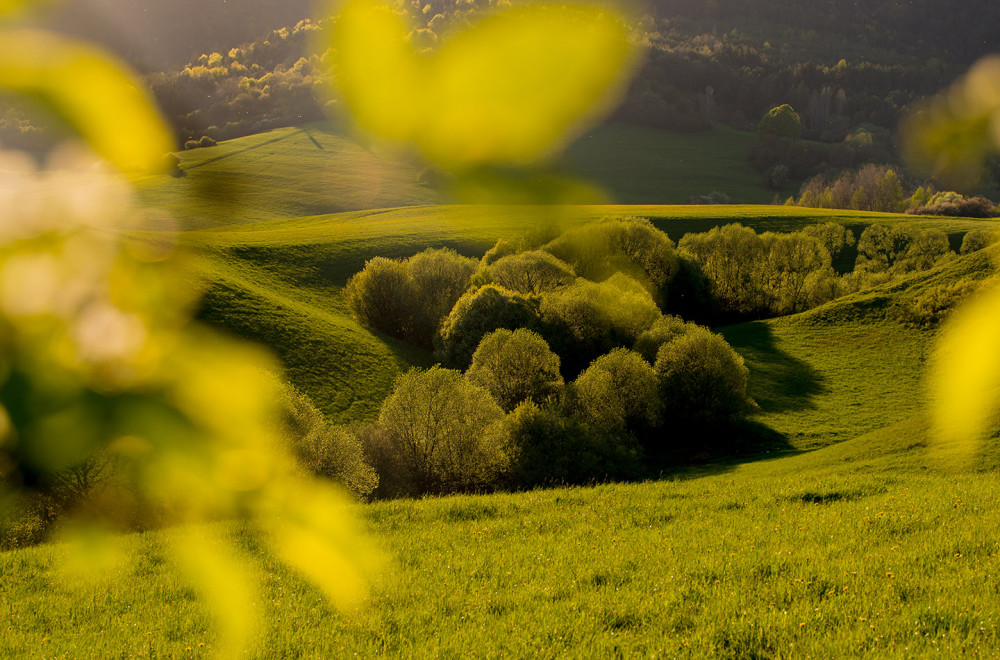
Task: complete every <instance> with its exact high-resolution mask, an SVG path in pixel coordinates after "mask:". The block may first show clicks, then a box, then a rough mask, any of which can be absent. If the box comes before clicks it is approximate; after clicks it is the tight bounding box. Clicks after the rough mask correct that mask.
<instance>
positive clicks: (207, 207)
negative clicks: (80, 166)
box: [139, 123, 796, 228]
mask: <svg viewBox="0 0 1000 660" xmlns="http://www.w3.org/2000/svg"><path fill="white" fill-rule="evenodd" d="M753 139H754V135H753V134H751V133H741V132H739V131H734V130H732V129H727V128H724V127H718V128H715V129H713V130H711V131H707V132H703V133H697V134H678V133H671V132H668V131H662V130H657V129H652V128H641V127H636V126H629V125H627V124H606V125H603V126H600V127H598V128H596V129H594V130H593V131H591V132H589V133H587V134H586V135H585V136H583V137H581V138H580V139H579V140H577V141H576V142H575V143H574V144H573V145H572V146H571V147H570V149H569V150H568V151H567V153H566V154H565V155H564V156H563V157H562V159H561V161H560V163H559V167H560V168H561V169H564V170H566V171H567V172H569V173H570V174H572V175H574V176H578V177H581V178H583V179H585V180H587V181H591V182H593V183H595V184H597V185H598V186H600V187H601V188H603V189H605V190H606V191H607V192H609V193H610V194H611V196H612V198H614V199H615V200H617V201H618V202H621V203H625V204H682V203H685V202H686V201H687V200H688V199H689V198H691V197H692V196H698V195H707V194H708V193H710V192H712V191H720V192H724V193H726V194H727V195H729V196H730V198H731V199H732V200H733V201H738V202H743V203H753V204H766V203H769V202H771V200H772V199H773V197H774V194H775V192H776V191H774V190H772V189H770V188H768V187H767V186H766V185H765V183H764V178H763V176H762V175H760V174H759V173H757V172H755V171H754V170H753V168H752V167H750V164H749V162H748V160H747V149H748V147H749V144H750V142H751V141H752V140H753ZM178 155H179V156H180V157H181V164H180V170H181V173H182V176H178V177H170V176H158V177H149V178H146V179H143V180H141V181H140V182H139V185H140V190H141V195H142V199H143V201H144V202H147V203H148V204H150V205H152V206H157V207H161V208H166V209H167V210H169V211H170V212H171V213H173V214H174V215H175V216H176V217H177V218H178V219H179V220H180V222H181V223H182V225H183V226H184V227H187V228H206V227H217V226H220V225H229V224H242V223H246V222H260V221H264V220H274V219H279V218H296V217H300V216H311V215H319V214H325V213H336V212H342V211H353V210H363V209H375V208H387V207H396V206H415V205H425V204H435V203H438V202H440V201H442V199H441V196H440V195H439V194H438V193H437V192H435V191H434V190H432V189H431V188H429V187H427V185H424V177H423V172H422V170H421V169H420V168H419V167H417V166H415V165H413V164H412V163H407V162H405V161H404V160H401V159H399V158H398V157H394V156H392V155H391V154H388V153H379V152H374V151H372V150H370V149H369V148H367V147H365V146H363V145H361V144H359V143H358V142H357V141H355V140H354V139H352V138H351V137H350V136H348V135H347V134H346V133H345V132H344V131H342V130H341V129H339V128H338V127H337V126H335V125H333V124H326V123H319V124H309V125H307V126H305V127H302V128H279V129H274V130H272V131H268V132H265V133H260V134H258V135H251V136H248V137H244V138H238V139H235V140H226V141H223V142H220V143H219V144H218V146H215V147H208V148H203V149H192V150H189V151H182V152H180V153H179V154H178ZM795 191H796V190H795V189H794V186H793V187H791V188H789V189H787V190H782V191H778V192H780V193H781V196H782V197H787V196H788V195H790V194H792V193H794V192H795Z"/></svg>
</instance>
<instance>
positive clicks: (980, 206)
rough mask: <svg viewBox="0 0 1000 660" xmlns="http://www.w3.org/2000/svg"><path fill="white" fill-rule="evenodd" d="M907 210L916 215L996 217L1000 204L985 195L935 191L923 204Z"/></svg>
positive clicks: (999, 210) (998, 213) (999, 212)
mask: <svg viewBox="0 0 1000 660" xmlns="http://www.w3.org/2000/svg"><path fill="white" fill-rule="evenodd" d="M915 197H916V195H915ZM918 199H919V198H918ZM906 212H907V213H912V214H914V215H950V216H957V217H962V218H995V217H997V216H1000V205H997V204H994V203H993V202H992V201H991V200H989V199H987V198H985V197H979V196H977V197H964V196H963V195H960V194H958V193H956V192H952V191H946V192H939V193H935V194H934V195H932V196H931V197H930V198H929V199H928V200H927V203H926V204H924V205H922V206H917V205H913V206H910V207H908V208H907V209H906Z"/></svg>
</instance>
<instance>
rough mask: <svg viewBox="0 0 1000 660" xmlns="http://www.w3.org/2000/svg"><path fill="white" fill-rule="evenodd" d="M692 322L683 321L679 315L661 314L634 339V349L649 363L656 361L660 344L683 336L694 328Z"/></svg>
mask: <svg viewBox="0 0 1000 660" xmlns="http://www.w3.org/2000/svg"><path fill="white" fill-rule="evenodd" d="M696 327H698V326H696V325H695V324H694V323H690V322H688V321H685V320H684V319H682V318H681V317H679V316H661V317H660V318H658V319H656V321H655V322H654V323H653V325H651V326H650V327H649V328H648V329H647V330H645V331H644V332H643V333H642V334H641V335H639V338H638V339H636V341H635V347H634V350H635V352H636V353H638V354H639V355H641V356H642V357H644V358H646V361H647V362H649V363H650V364H653V363H654V362H656V354H657V353H658V352H659V350H660V346H663V345H664V344H669V343H670V342H672V341H673V340H675V339H678V338H680V337H683V336H684V335H685V334H687V332H688V331H689V330H691V329H692V328H696Z"/></svg>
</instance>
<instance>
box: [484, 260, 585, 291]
mask: <svg viewBox="0 0 1000 660" xmlns="http://www.w3.org/2000/svg"><path fill="white" fill-rule="evenodd" d="M488 271H489V277H490V279H491V280H492V281H493V282H494V283H496V284H498V285H500V286H502V287H506V288H508V289H510V290H511V291H519V292H521V293H525V294H538V293H543V292H545V291H550V290H552V289H555V288H557V287H560V286H565V285H567V284H570V283H572V282H573V281H574V280H575V279H576V273H574V272H573V268H572V267H570V265H569V264H567V263H565V262H564V261H561V260H560V259H557V258H556V257H554V256H552V255H551V254H549V253H548V252H542V251H541V250H530V251H528V252H519V253H517V254H511V255H508V256H506V257H502V258H500V259H498V260H497V261H496V262H495V263H494V264H493V265H492V266H490V267H489V269H488Z"/></svg>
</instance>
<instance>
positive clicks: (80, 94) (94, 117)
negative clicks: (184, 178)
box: [0, 29, 174, 172]
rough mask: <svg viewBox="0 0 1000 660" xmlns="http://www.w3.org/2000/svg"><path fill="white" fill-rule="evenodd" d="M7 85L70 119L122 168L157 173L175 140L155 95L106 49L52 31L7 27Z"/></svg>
mask: <svg viewBox="0 0 1000 660" xmlns="http://www.w3.org/2000/svg"><path fill="white" fill-rule="evenodd" d="M0 88H2V89H6V90H10V91H14V92H17V93H21V94H26V95H28V96H31V97H33V98H35V99H37V100H38V101H39V102H41V103H42V104H44V105H45V106H46V107H47V108H49V109H51V110H52V111H54V112H55V113H56V114H57V115H59V116H60V117H62V118H63V119H65V120H66V121H67V122H68V123H69V124H70V125H71V126H72V127H73V128H74V129H76V130H77V131H78V132H79V133H80V135H81V136H82V137H83V138H84V139H85V140H86V141H87V143H88V144H89V145H90V146H91V148H93V149H94V151H96V152H97V153H98V154H100V155H101V156H103V157H104V158H107V159H108V160H109V161H110V162H111V163H112V164H113V165H115V166H116V167H117V168H118V169H120V170H123V171H140V172H155V171H160V170H162V169H163V168H164V161H163V154H165V153H166V152H168V151H172V150H173V149H174V141H173V138H172V136H171V133H170V130H169V129H168V127H167V125H166V123H165V122H164V121H163V118H162V117H161V116H160V114H159V113H158V112H157V110H156V108H155V106H154V104H153V102H152V99H151V97H150V95H149V94H148V93H147V92H146V91H145V90H144V88H143V86H142V84H141V83H140V82H139V81H137V80H136V79H135V78H133V77H132V75H131V74H130V73H129V72H128V70H127V68H126V67H125V66H124V65H122V64H121V63H119V62H117V61H116V60H114V59H112V58H111V57H110V56H108V55H106V54H105V53H103V52H102V51H101V50H99V49H97V48H94V47H92V46H89V45H87V44H85V43H82V42H77V41H73V40H71V39H67V38H63V37H60V36H57V35H54V34H50V33H47V32H41V31H36V30H28V29H7V30H2V31H0Z"/></svg>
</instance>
